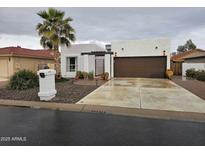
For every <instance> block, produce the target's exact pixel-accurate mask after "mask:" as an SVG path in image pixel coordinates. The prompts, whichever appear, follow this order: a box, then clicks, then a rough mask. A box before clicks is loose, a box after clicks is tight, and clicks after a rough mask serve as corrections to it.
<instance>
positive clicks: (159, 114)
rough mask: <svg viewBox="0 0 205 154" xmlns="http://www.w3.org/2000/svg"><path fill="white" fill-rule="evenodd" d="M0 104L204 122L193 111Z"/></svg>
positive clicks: (1, 103) (203, 117)
mask: <svg viewBox="0 0 205 154" xmlns="http://www.w3.org/2000/svg"><path fill="white" fill-rule="evenodd" d="M0 106H11V107H28V108H36V109H51V110H61V111H74V112H93V113H101V114H112V115H123V116H134V117H144V118H155V119H167V120H184V121H193V122H205V113H194V112H179V111H165V110H151V109H137V108H125V107H111V106H101V105H88V104H65V103H53V102H49V103H48V102H34V101H19V100H2V99H0Z"/></svg>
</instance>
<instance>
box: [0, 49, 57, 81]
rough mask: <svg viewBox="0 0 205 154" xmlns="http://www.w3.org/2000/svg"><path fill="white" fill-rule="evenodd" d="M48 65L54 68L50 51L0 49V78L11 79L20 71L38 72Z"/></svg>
mask: <svg viewBox="0 0 205 154" xmlns="http://www.w3.org/2000/svg"><path fill="white" fill-rule="evenodd" d="M45 65H48V66H49V67H51V68H53V67H54V57H53V52H51V51H49V50H31V49H26V48H21V47H19V46H18V47H5V48H0V78H7V79H8V78H9V77H11V76H12V75H13V74H14V73H15V72H18V71H19V70H23V69H26V70H30V71H32V72H35V73H36V72H37V71H38V69H40V68H42V67H43V66H45Z"/></svg>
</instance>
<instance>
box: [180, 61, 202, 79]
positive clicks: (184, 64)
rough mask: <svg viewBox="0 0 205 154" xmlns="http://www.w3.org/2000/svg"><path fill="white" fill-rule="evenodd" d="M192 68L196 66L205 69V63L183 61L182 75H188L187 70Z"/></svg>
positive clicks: (198, 68)
mask: <svg viewBox="0 0 205 154" xmlns="http://www.w3.org/2000/svg"><path fill="white" fill-rule="evenodd" d="M190 68H195V69H196V70H205V63H183V64H182V75H183V76H186V70H187V69H190Z"/></svg>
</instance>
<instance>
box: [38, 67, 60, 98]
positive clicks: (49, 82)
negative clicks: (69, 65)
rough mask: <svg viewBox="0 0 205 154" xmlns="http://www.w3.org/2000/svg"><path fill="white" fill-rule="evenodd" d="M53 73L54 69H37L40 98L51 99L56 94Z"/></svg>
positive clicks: (54, 72)
mask: <svg viewBox="0 0 205 154" xmlns="http://www.w3.org/2000/svg"><path fill="white" fill-rule="evenodd" d="M55 74H56V71H55V70H53V69H44V70H39V71H38V75H39V89H40V91H39V93H38V96H39V97H40V100H45V101H48V100H51V99H52V98H54V97H55V95H56V89H55Z"/></svg>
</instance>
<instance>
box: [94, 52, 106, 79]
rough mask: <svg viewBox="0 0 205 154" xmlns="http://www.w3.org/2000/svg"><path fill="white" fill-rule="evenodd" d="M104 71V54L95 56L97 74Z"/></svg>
mask: <svg viewBox="0 0 205 154" xmlns="http://www.w3.org/2000/svg"><path fill="white" fill-rule="evenodd" d="M103 73H104V56H95V75H96V76H97V75H101V74H103Z"/></svg>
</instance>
